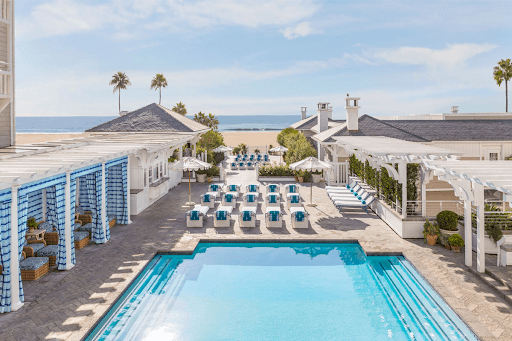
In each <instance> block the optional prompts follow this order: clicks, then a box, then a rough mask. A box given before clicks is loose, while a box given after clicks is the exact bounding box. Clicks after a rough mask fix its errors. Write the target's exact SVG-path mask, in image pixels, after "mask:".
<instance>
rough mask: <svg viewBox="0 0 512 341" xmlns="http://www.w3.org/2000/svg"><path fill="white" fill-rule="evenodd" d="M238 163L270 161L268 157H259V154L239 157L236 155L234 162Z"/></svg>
mask: <svg viewBox="0 0 512 341" xmlns="http://www.w3.org/2000/svg"><path fill="white" fill-rule="evenodd" d="M238 161H270V157H269V156H268V155H266V154H265V155H261V154H250V155H247V154H245V155H240V154H238V155H237V156H236V157H235V162H238Z"/></svg>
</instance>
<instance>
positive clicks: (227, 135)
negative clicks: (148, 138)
mask: <svg viewBox="0 0 512 341" xmlns="http://www.w3.org/2000/svg"><path fill="white" fill-rule="evenodd" d="M277 134H279V132H278V131H271V132H268V131H265V132H260V131H258V132H252V131H251V132H247V131H244V132H238V131H228V132H222V136H224V143H225V144H226V145H227V146H232V147H236V146H238V145H239V144H240V143H245V144H246V145H247V146H249V147H253V148H252V149H254V148H256V147H257V148H259V149H260V150H262V151H263V150H265V147H266V146H268V145H270V144H271V145H274V146H276V145H277ZM89 135H90V134H89V133H62V134H39V133H18V134H16V144H18V145H20V144H28V143H40V142H49V141H57V140H64V139H72V138H79V137H85V136H89Z"/></svg>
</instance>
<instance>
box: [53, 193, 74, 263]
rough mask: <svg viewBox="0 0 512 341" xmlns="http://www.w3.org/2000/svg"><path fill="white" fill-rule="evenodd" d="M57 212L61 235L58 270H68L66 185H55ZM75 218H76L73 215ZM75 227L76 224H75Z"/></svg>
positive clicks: (58, 230)
mask: <svg viewBox="0 0 512 341" xmlns="http://www.w3.org/2000/svg"><path fill="white" fill-rule="evenodd" d="M55 212H56V216H57V222H56V223H57V224H56V225H55V227H56V228H57V233H58V234H59V256H58V257H57V269H59V270H66V198H65V185H64V184H57V185H55ZM73 216H75V215H74V214H73ZM73 225H74V222H73Z"/></svg>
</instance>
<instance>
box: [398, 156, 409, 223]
mask: <svg viewBox="0 0 512 341" xmlns="http://www.w3.org/2000/svg"><path fill="white" fill-rule="evenodd" d="M398 174H399V176H400V180H401V181H400V182H401V183H402V217H403V218H407V164H406V163H400V164H399V165H398Z"/></svg>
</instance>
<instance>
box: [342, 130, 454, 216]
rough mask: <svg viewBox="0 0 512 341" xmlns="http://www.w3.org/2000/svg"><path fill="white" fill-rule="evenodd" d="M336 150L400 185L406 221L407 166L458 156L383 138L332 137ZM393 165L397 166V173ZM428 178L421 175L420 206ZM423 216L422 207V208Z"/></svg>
mask: <svg viewBox="0 0 512 341" xmlns="http://www.w3.org/2000/svg"><path fill="white" fill-rule="evenodd" d="M333 139H334V140H336V142H337V144H338V146H340V147H342V148H344V149H345V150H346V151H347V152H348V153H349V154H350V153H353V154H354V155H355V156H356V157H357V158H358V159H359V160H362V161H368V162H369V163H370V165H371V166H372V167H374V168H379V167H384V168H385V169H386V170H387V171H388V173H389V174H390V175H391V176H392V177H393V179H395V180H397V181H398V182H399V183H400V184H402V203H403V204H402V206H404V207H402V217H404V218H406V217H407V206H406V203H407V164H408V163H423V162H424V161H434V160H456V159H457V158H458V157H459V156H460V155H461V154H462V153H460V152H456V151H453V150H449V149H445V148H440V147H435V146H431V145H425V144H421V143H418V142H410V141H404V140H399V139H394V138H390V137H384V136H333ZM394 165H398V170H397V169H395V167H394ZM427 182H428V178H425V176H424V174H422V191H421V193H422V202H423V203H424V202H425V200H426V198H425V192H426V191H425V187H426V183H427ZM422 211H423V212H425V211H426V208H425V205H422Z"/></svg>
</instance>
